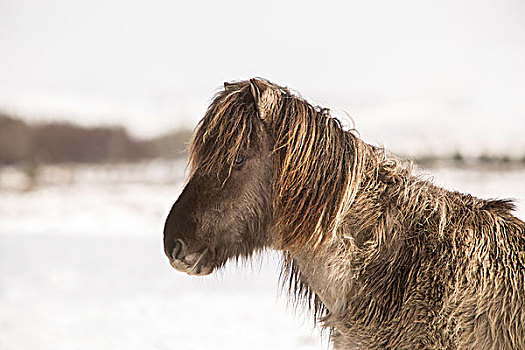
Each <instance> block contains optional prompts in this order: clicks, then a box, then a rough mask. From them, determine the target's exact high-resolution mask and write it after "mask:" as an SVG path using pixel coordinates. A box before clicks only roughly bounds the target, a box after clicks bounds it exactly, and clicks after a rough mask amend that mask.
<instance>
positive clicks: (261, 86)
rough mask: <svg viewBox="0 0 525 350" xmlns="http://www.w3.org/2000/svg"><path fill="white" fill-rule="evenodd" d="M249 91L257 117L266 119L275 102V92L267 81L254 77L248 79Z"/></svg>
mask: <svg viewBox="0 0 525 350" xmlns="http://www.w3.org/2000/svg"><path fill="white" fill-rule="evenodd" d="M250 92H251V94H252V97H253V101H254V103H255V108H256V109H257V113H258V114H259V118H261V119H262V120H266V119H267V118H268V117H269V116H270V115H271V113H272V109H273V108H275V106H276V104H277V92H276V91H274V89H272V87H271V86H270V85H269V84H268V83H267V82H265V81H263V80H260V79H256V78H252V79H250Z"/></svg>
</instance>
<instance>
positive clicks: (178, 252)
mask: <svg viewBox="0 0 525 350" xmlns="http://www.w3.org/2000/svg"><path fill="white" fill-rule="evenodd" d="M184 248H185V247H184V242H183V241H182V240H180V239H177V240H176V241H175V246H174V247H173V250H172V251H171V257H172V258H173V259H175V260H180V259H182V257H184V255H185V254H184V250H185V249H184Z"/></svg>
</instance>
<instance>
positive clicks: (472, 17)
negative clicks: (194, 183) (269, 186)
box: [0, 0, 525, 349]
mask: <svg viewBox="0 0 525 350" xmlns="http://www.w3.org/2000/svg"><path fill="white" fill-rule="evenodd" d="M524 62H525V2H523V1H521V0H486V1H478V0H461V1H457V0H443V1H439V2H436V1H421V0H419V1H415V0H414V1H409V0H400V1H395V2H392V1H387V0H375V1H374V0H372V1H345V2H334V1H324V2H322V3H321V2H309V1H287V2H281V1H275V0H268V1H265V2H263V3H261V2H259V3H250V2H246V1H229V0H225V1H220V2H217V1H194V2H180V1H158V0H150V1H129V0H127V1H123V0H104V1H101V0H92V1H89V2H86V1H72V0H67V1H66V0H48V1H37V0H16V1H15V0H1V1H0V349H34V348H38V349H72V348H74V349H93V348H100V349H110V348H111V349H206V348H211V347H213V348H215V349H245V348H246V347H247V346H249V347H250V348H252V349H267V348H270V347H273V348H277V349H319V348H327V347H329V345H328V342H327V336H326V335H324V336H321V335H320V332H319V330H318V329H316V328H314V323H313V319H312V317H311V316H309V315H308V314H307V313H304V312H302V311H300V309H299V310H298V311H294V308H293V307H290V306H287V303H286V297H285V296H278V295H279V288H278V282H277V280H278V274H279V257H278V255H276V254H270V253H268V254H265V255H264V256H261V257H259V259H256V261H255V262H254V263H253V264H248V266H236V265H234V264H232V265H228V266H227V267H226V269H225V270H224V271H221V272H220V273H219V274H216V275H214V276H209V277H205V278H195V277H189V276H186V275H183V274H182V273H179V272H176V271H173V270H172V268H171V267H170V266H169V265H168V263H167V261H166V259H165V258H164V255H163V251H162V228H163V223H164V219H165V217H166V215H167V213H168V211H169V209H170V207H171V205H172V203H173V202H174V201H175V199H176V198H177V196H178V194H179V193H180V190H181V187H182V184H183V181H184V176H185V164H186V162H185V156H186V153H185V147H186V144H187V142H188V140H189V138H190V135H191V132H192V129H193V128H194V127H195V125H196V123H197V122H198V120H199V119H200V118H201V117H202V116H203V114H204V111H205V110H206V107H207V105H208V104H209V102H210V100H211V98H212V97H213V95H214V93H215V92H217V91H218V89H219V88H221V87H222V83H223V82H224V81H230V80H239V79H247V78H251V77H253V76H260V77H264V78H267V79H270V80H272V81H274V82H276V83H279V84H281V85H285V86H288V87H290V88H291V89H293V90H294V91H297V92H299V93H300V94H301V95H302V96H304V97H305V98H307V99H308V100H309V101H311V102H312V103H315V104H319V105H322V106H324V107H330V108H332V110H333V114H334V115H335V116H337V117H338V118H340V119H341V120H342V121H343V123H344V124H345V125H347V126H348V127H355V128H356V129H357V130H358V131H359V133H360V135H361V137H362V138H363V139H364V140H365V141H367V142H369V143H373V144H376V145H381V146H384V147H386V148H387V149H389V150H391V151H392V152H393V153H394V154H396V155H398V156H401V157H405V158H410V159H412V160H414V162H415V163H416V164H417V165H419V167H420V168H421V171H422V172H424V173H429V174H430V173H431V174H432V178H433V179H434V181H435V182H436V183H438V184H440V185H442V186H444V187H446V188H450V189H455V190H459V191H464V192H471V193H473V194H474V195H476V196H479V197H483V198H507V197H510V198H514V199H515V200H516V203H517V206H518V211H517V215H518V217H520V218H522V219H523V218H524V217H525V185H524V180H523V179H524V178H525V137H524V133H525V65H524Z"/></svg>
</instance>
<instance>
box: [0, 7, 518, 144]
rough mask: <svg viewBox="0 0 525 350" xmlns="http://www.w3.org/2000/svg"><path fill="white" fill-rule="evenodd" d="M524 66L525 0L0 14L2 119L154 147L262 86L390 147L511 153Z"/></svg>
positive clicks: (15, 10)
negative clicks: (471, 135) (479, 138)
mask: <svg viewBox="0 0 525 350" xmlns="http://www.w3.org/2000/svg"><path fill="white" fill-rule="evenodd" d="M524 63H525V2H524V1H522V0H488V1H481V0H466V1H458V0H441V1H421V0H419V1H417V0H414V1H409V0H398V1H390V0H378V1H373V0H372V1H362V0H361V1H341V2H334V1H323V2H320V1H319V2H308V1H287V2H281V1H265V2H257V3H252V2H248V1H229V0H225V1H184V2H180V1H159V0H150V1H130V0H91V1H72V0H46V1H41V0H1V1H0V109H3V110H6V111H8V112H14V113H18V114H20V115H22V116H27V117H29V118H31V119H42V118H46V119H49V118H61V119H70V120H74V121H77V122H81V123H83V124H94V123H104V124H107V123H123V124H125V125H126V126H127V127H128V128H129V129H130V130H131V131H132V132H133V133H135V134H137V135H141V136H148V135H153V134H156V133H159V132H163V131H167V130H170V129H173V128H176V127H178V126H180V125H187V126H193V125H194V124H195V123H196V122H197V121H198V119H200V118H201V116H202V114H203V112H204V110H205V108H206V106H207V104H208V102H209V100H210V99H211V97H212V95H213V93H214V91H215V90H216V89H217V88H219V87H220V86H221V85H222V82H223V81H225V80H232V79H244V78H249V77H252V76H262V77H266V78H269V79H271V80H274V81H276V82H278V83H280V84H283V85H287V86H289V87H291V88H293V89H295V90H297V91H300V92H301V93H302V94H303V95H305V96H306V97H308V98H310V99H311V100H313V101H314V102H317V103H320V104H322V105H324V106H328V107H333V108H335V109H336V110H339V111H341V110H345V111H347V112H349V113H350V114H351V115H352V116H353V117H354V119H355V121H356V125H357V128H358V129H360V130H361V131H363V132H364V133H365V134H367V135H370V137H371V138H373V139H377V141H379V142H381V141H383V142H386V143H389V140H390V136H391V135H390V134H392V135H393V134H395V135H397V137H398V138H399V137H400V134H401V137H404V136H405V135H404V134H407V135H406V136H408V135H412V134H414V133H417V134H418V135H419V134H420V137H421V138H424V139H427V138H428V135H431V134H433V133H435V132H438V133H440V135H448V134H449V131H450V130H452V129H455V130H456V131H452V132H451V135H452V136H450V138H451V140H452V141H451V142H455V144H454V147H462V141H461V139H462V138H463V135H464V133H465V131H468V130H475V133H477V134H480V135H494V134H497V135H498V138H500V139H501V140H500V141H498V143H497V145H498V147H500V146H502V145H501V144H500V143H501V142H503V143H505V142H508V141H509V140H510V142H511V143H512V142H516V140H515V139H516V138H520V136H519V135H521V134H522V133H523V132H525V121H524V120H525V64H524ZM403 133H404V134H403ZM421 135H422V136H421ZM518 141H519V140H518ZM436 142H438V141H436ZM394 143H395V142H394ZM512 144H513V143H512ZM524 144H525V143H524ZM523 151H524V153H525V149H523Z"/></svg>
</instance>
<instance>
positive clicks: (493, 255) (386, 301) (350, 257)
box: [164, 79, 525, 349]
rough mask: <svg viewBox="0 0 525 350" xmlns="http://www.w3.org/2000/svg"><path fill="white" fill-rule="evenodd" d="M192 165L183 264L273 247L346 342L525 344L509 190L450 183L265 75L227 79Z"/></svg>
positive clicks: (170, 227) (182, 213)
mask: <svg viewBox="0 0 525 350" xmlns="http://www.w3.org/2000/svg"><path fill="white" fill-rule="evenodd" d="M239 157H242V158H247V160H246V162H245V165H242V166H238V165H235V164H236V163H235V161H236V159H239ZM243 164H244V163H243ZM190 169H191V176H190V181H189V182H188V184H187V187H186V189H185V190H184V192H183V194H182V195H181V197H180V198H179V200H178V201H177V203H175V205H174V208H173V209H172V212H171V213H170V216H169V217H168V220H167V222H166V228H165V237H164V239H165V247H166V254H168V256H169V257H170V261H171V262H172V264H173V265H174V267H176V268H177V269H180V270H183V271H186V272H188V270H187V266H188V264H190V263H188V262H187V261H186V262H184V264H183V266H184V268H180V266H181V264H182V263H180V261H181V260H184V259H185V258H184V254H186V256H190V257H192V259H193V260H195V259H194V257H196V256H199V257H200V258H199V259H201V258H202V259H203V261H204V260H206V259H207V264H208V265H206V266H204V265H203V263H202V262H201V260H198V261H197V262H196V263H195V264H194V265H193V267H192V268H191V271H190V272H194V271H199V269H200V270H202V271H206V272H207V273H209V272H211V270H212V269H213V266H221V265H222V264H223V263H224V262H225V261H226V260H227V259H228V258H231V257H236V256H249V255H250V254H251V252H253V251H255V250H259V249H262V248H264V247H272V248H274V249H279V250H281V251H283V252H284V256H285V265H284V273H285V276H287V280H288V281H289V282H288V285H289V287H290V289H291V291H292V292H293V293H294V294H295V295H296V297H297V298H298V299H300V300H306V301H307V302H308V304H309V305H310V306H311V307H312V308H313V310H314V311H315V313H316V315H318V316H322V319H323V321H324V325H325V326H327V327H329V328H330V329H331V334H332V335H333V339H334V343H335V346H336V348H338V349H525V309H524V304H525V301H524V299H525V287H524V283H525V225H524V223H523V222H522V221H520V220H519V219H517V218H516V217H514V216H513V215H512V210H513V209H514V207H513V205H512V204H511V203H510V202H509V201H505V200H482V199H477V198H475V197H472V196H471V195H468V194H462V193H458V192H450V191H447V190H445V189H442V188H439V187H437V186H435V185H433V184H432V183H431V182H429V181H427V180H425V179H423V178H421V177H419V176H416V175H413V173H412V170H411V167H410V165H409V164H404V163H402V162H400V161H399V160H397V159H395V158H394V157H392V156H391V155H388V154H387V153H386V152H385V151H384V150H383V149H380V148H376V147H373V146H370V145H368V144H366V143H364V142H363V141H361V140H360V139H359V138H358V137H357V136H356V135H355V134H354V133H352V132H348V131H344V130H343V129H342V127H341V125H340V123H339V122H338V121H337V120H336V119H334V118H332V117H331V116H330V113H329V111H328V110H327V109H324V108H319V107H314V106H312V105H311V104H309V103H308V102H307V101H305V100H304V99H302V98H300V97H299V96H297V95H294V94H292V93H291V92H290V91H289V90H288V89H286V88H284V87H280V86H278V85H275V84H273V83H270V82H268V81H266V80H263V79H252V80H250V81H242V82H234V83H231V84H225V89H224V90H223V91H221V92H220V93H219V94H218V95H217V97H216V98H215V99H214V101H213V102H212V104H211V106H210V108H209V109H208V111H207V113H206V115H205V117H204V118H203V120H202V121H201V123H200V124H199V127H198V128H197V131H196V133H195V137H194V140H193V143H192V147H191V150H190ZM230 198H232V199H230ZM233 198H235V200H233ZM203 201H204V202H205V204H201V202H203ZM203 208H205V209H203ZM209 208H214V209H213V210H210V209H209ZM210 217H213V219H214V222H215V226H213V227H212V225H210V224H208V225H204V224H203V222H208V221H209V220H210ZM223 221H224V222H227V224H226V223H223ZM229 231H233V232H235V234H232V233H227V232H229ZM217 232H219V233H220V234H218V233H217ZM232 235H234V236H235V237H236V238H235V239H233V238H232ZM177 241H180V242H181V243H173V242H177ZM183 241H184V243H182V242H183ZM225 241H226V242H230V243H224V242H225ZM186 245H187V246H190V245H193V246H195V247H196V248H194V249H193V250H192V249H189V248H188V249H187V248H186ZM181 246H182V247H184V249H183V248H180V247H181ZM174 247H175V248H174ZM181 251H184V254H182V253H181ZM201 251H203V253H200V252H201ZM197 252H199V253H197ZM210 252H212V253H210ZM221 252H222V255H221ZM224 252H227V253H224ZM210 254H211V255H210ZM209 256H212V258H209ZM216 256H221V258H217V257H216ZM192 259H189V260H192ZM186 260H188V259H186ZM190 262H191V261H190ZM199 264H200V265H203V267H202V268H201V267H200V266H198V265H199ZM190 265H191V264H190ZM209 266H212V267H209ZM197 268H198V269H197ZM196 269H197V270H196ZM190 272H189V273H190Z"/></svg>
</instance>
